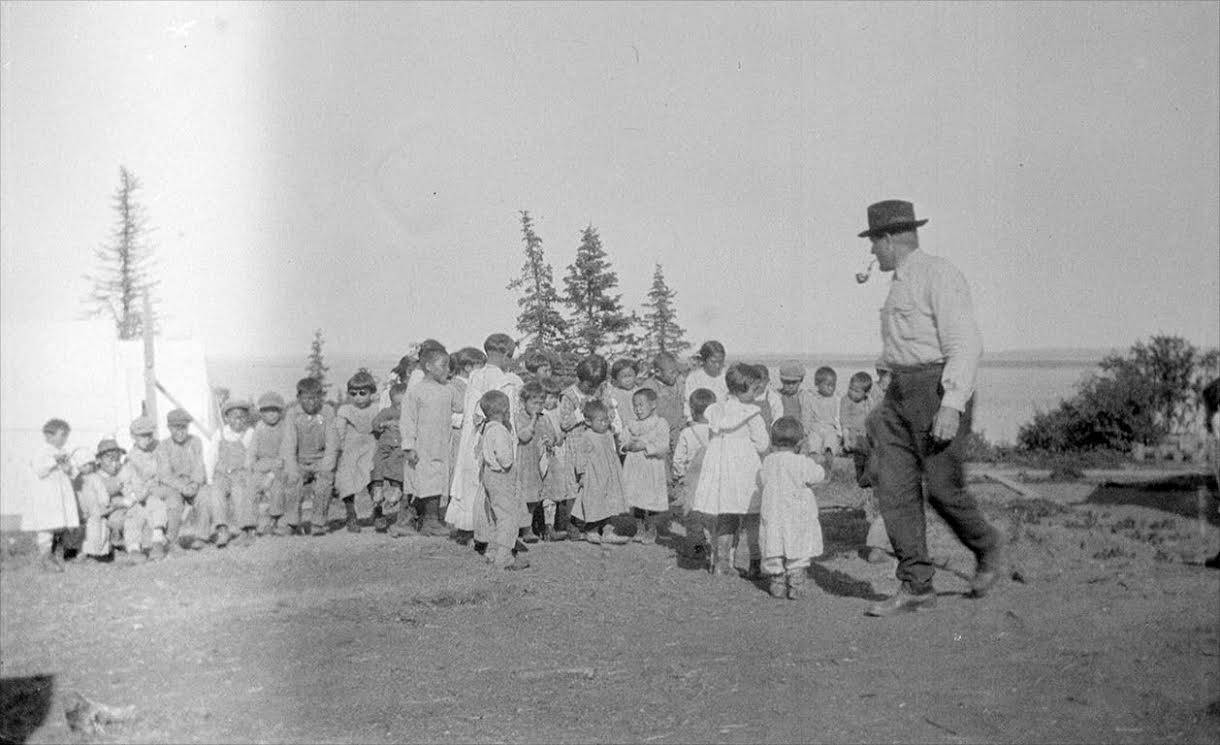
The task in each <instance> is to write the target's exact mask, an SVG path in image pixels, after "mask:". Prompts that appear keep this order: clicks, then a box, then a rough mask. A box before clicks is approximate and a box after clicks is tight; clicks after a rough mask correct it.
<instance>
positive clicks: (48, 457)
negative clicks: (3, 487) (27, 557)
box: [21, 419, 80, 572]
mask: <svg viewBox="0 0 1220 745" xmlns="http://www.w3.org/2000/svg"><path fill="white" fill-rule="evenodd" d="M71 431H72V429H71V428H70V427H69V426H68V423H67V422H65V421H64V420H62V419H52V420H50V421H48V422H47V423H46V424H44V425H43V427H42V439H43V441H44V442H43V444H42V445H41V447H39V448H38V451H37V453H36V454H35V455H34V456H33V457H32V458H31V459H30V471H31V473H32V475H33V476H34V478H33V479H32V484H31V485H30V488H29V493H30V504H29V508H28V509H26V510H24V511H23V514H22V521H21V522H22V526H21V529H22V530H27V531H32V532H35V533H37V536H36V541H37V545H38V556H39V561H40V563H41V565H42V569H43V571H47V572H62V571H63V570H64V567H63V562H62V561H60V558H59V557H58V556H56V554H55V551H54V543H55V538H56V537H57V536H60V535H62V533H63V531H64V530H66V529H68V528H75V527H76V526H78V525H80V518H79V515H78V514H77V508H76V492H75V491H74V490H73V488H72V480H73V479H74V478H75V477H76V475H77V471H76V468H75V467H74V466H73V465H72V457H71V454H70V453H69V452H68V451H66V450H64V444H65V443H67V441H68V435H69V434H70V433H71Z"/></svg>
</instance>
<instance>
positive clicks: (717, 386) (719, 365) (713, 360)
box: [685, 341, 729, 422]
mask: <svg viewBox="0 0 1220 745" xmlns="http://www.w3.org/2000/svg"><path fill="white" fill-rule="evenodd" d="M695 357H696V359H698V360H699V367H696V368H695V369H694V370H691V371H690V372H689V373H687V375H686V390H688V391H695V390H698V389H699V388H706V389H708V390H709V391H711V392H712V393H715V394H716V400H717V401H724V399H725V397H726V396H728V393H729V392H728V389H727V388H725V384H724V375H725V372H724V345H723V344H721V343H720V342H718V341H705V342H703V346H701V347H699V354H697V355H695ZM685 413H686V421H687V422H692V421H694V420H693V419H692V418H691V410H690V403H689V402H687V406H686V412H685Z"/></svg>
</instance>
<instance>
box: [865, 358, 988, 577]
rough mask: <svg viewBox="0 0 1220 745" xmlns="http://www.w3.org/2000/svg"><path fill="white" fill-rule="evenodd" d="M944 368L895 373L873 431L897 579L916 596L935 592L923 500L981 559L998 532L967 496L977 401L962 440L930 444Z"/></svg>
mask: <svg viewBox="0 0 1220 745" xmlns="http://www.w3.org/2000/svg"><path fill="white" fill-rule="evenodd" d="M942 370H943V367H942V366H940V365H929V366H926V367H923V368H919V369H917V370H895V371H893V379H892V380H891V382H890V386H889V388H888V389H887V390H886V393H885V399H884V401H883V402H882V404H881V406H880V407H879V409H878V411H877V419H876V421H875V422H873V423H872V424H873V425H874V427H875V430H874V432H875V436H876V442H875V447H876V451H875V457H876V476H877V483H876V484H874V486H875V487H876V495H877V502H878V506H879V507H880V509H881V515H882V517H883V518H885V529H886V532H887V533H888V534H889V537H890V543H891V544H892V545H893V547H894V554H895V555H896V556H897V557H898V571H897V573H896V576H897V577H898V579H899V581H901V582H903V583H905V584H906V585H907V587H908V589H909V590H910V591H911V592H912V593H916V594H920V593H924V592H929V591H931V589H932V574H933V573H934V571H935V570H934V567H933V565H932V562H931V560H930V559H929V558H928V537H927V521H926V519H925V516H924V495H925V493H926V495H927V501H928V503H929V504H930V505H931V506H932V509H934V510H936V512H937V514H939V515H940V516H941V517H942V518H944V521H945V523H947V524H948V525H949V527H950V528H951V529H952V530H953V532H954V533H955V534H956V535H957V538H958V540H960V541H961V542H962V543H963V544H965V546H966V547H967V548H969V549H970V550H971V551H973V552H974V554H975V556H979V555H980V554H982V553H983V552H985V551H988V550H989V549H991V548H992V547H994V545H995V541H996V540H997V535H998V534H997V533H996V532H995V531H994V530H993V529H992V528H991V526H990V525H988V524H987V521H986V520H984V519H983V515H982V513H981V512H980V511H979V507H978V504H977V503H976V502H975V501H974V497H973V496H971V494H970V492H969V491H967V490H966V477H965V473H964V471H963V468H962V463H963V462H962V458H963V454H964V452H965V447H966V438H967V437H968V435H969V433H970V420H971V415H972V414H973V411H974V399H973V398H972V399H971V400H970V401H969V402H968V403H967V404H966V411H965V412H964V413H963V414H962V416H961V425H960V426H959V427H958V430H957V436H956V437H954V438H953V440H952V442H950V443H949V444H948V445H947V446H946V445H945V444H944V443H934V442H933V441H932V436H931V433H932V421H933V419H934V418H935V417H936V412H937V411H938V410H939V409H940V400H941V395H942V394H943V390H942V389H941V386H940V376H941V372H942Z"/></svg>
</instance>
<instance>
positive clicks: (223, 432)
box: [205, 399, 258, 548]
mask: <svg viewBox="0 0 1220 745" xmlns="http://www.w3.org/2000/svg"><path fill="white" fill-rule="evenodd" d="M249 414H250V402H249V401H245V400H241V399H231V400H229V401H226V402H225V404H224V406H223V407H221V417H222V418H223V419H224V424H223V426H221V428H220V431H218V432H217V433H216V437H215V441H216V447H215V448H214V449H213V455H212V458H211V459H210V462H209V461H205V465H206V466H207V469H208V471H209V478H208V482H209V485H208V492H209V494H208V497H209V500H210V502H211V504H212V505H213V507H214V510H213V512H212V514H211V516H210V517H211V522H212V524H211V525H208V526H207V530H208V534H209V535H210V534H212V533H215V534H216V547H217V548H224V547H225V545H226V544H228V542H229V540H230V538H231V537H232V531H230V528H233V529H234V531H241V535H240V536H239V542H240V545H243V546H248V545H250V544H251V543H253V542H254V530H255V528H256V527H257V525H258V515H257V514H256V510H255V508H254V495H253V494H252V492H251V483H250V470H249V469H248V468H246V452H247V451H248V450H249V449H250V445H251V443H252V442H253V440H254V431H253V430H252V429H250V428H249Z"/></svg>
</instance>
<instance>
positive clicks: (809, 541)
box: [759, 417, 826, 600]
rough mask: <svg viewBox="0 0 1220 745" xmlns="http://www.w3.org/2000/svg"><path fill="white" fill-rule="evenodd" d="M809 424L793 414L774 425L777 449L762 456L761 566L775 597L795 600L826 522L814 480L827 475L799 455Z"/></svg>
mask: <svg viewBox="0 0 1220 745" xmlns="http://www.w3.org/2000/svg"><path fill="white" fill-rule="evenodd" d="M804 439H805V429H804V427H802V426H801V423H800V422H799V421H797V420H796V419H793V418H792V417H780V418H779V419H776V420H775V424H773V425H771V447H772V452H771V453H770V454H769V455H767V457H766V459H765V460H764V461H763V465H762V473H761V475H760V480H761V481H762V506H761V510H760V523H759V537H760V542H761V544H762V571H763V574H765V575H766V576H768V577H770V591H771V597H774V598H782V597H785V596H787V598H788V599H789V600H796V599H797V598H798V597H799V596H800V594H801V587H802V586H803V585H804V584H805V574H806V572H807V570H808V569H809V563H810V561H811V560H812V559H813V557H815V556H819V555H821V553H822V550H823V548H822V525H821V523H819V522H818V502H817V498H816V497H815V496H814V493H813V489H812V487H813V485H814V484H819V483H821V482H823V481H824V480H825V479H826V472H825V471H824V470H822V467H821V466H819V465H818V464H817V463H815V462H814V461H813V459H812V458H809V457H807V456H804V455H800V449H801V445H802V444H803V440H804Z"/></svg>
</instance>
